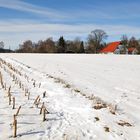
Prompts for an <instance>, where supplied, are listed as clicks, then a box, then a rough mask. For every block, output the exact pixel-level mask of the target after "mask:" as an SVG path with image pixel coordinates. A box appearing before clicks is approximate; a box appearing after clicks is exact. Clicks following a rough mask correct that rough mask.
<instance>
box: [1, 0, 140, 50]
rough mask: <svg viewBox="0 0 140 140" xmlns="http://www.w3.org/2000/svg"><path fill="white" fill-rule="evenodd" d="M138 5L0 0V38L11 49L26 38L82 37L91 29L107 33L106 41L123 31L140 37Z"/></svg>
mask: <svg viewBox="0 0 140 140" xmlns="http://www.w3.org/2000/svg"><path fill="white" fill-rule="evenodd" d="M139 6H140V1H139V0H133V1H132V0H123V1H122V0H117V1H114V0H0V41H1V40H3V41H4V42H5V46H6V47H7V48H8V47H9V46H10V47H11V48H13V49H15V48H16V47H18V45H19V44H20V43H22V42H23V41H24V40H27V39H31V40H33V41H35V42H37V41H38V40H40V39H43V40H44V39H46V38H48V37H53V38H54V40H57V39H58V38H59V36H61V35H64V37H65V38H66V39H74V38H76V37H79V38H81V39H84V40H86V38H87V36H88V34H89V33H90V32H91V31H92V30H95V29H103V30H104V31H106V32H107V34H108V35H109V38H108V40H107V42H109V41H116V40H119V39H120V37H121V36H122V35H123V34H127V35H128V36H129V37H131V36H136V37H137V38H140V14H139V13H140V8H139Z"/></svg>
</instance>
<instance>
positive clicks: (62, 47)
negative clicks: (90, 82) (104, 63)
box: [0, 29, 140, 54]
mask: <svg viewBox="0 0 140 140" xmlns="http://www.w3.org/2000/svg"><path fill="white" fill-rule="evenodd" d="M107 38H108V35H107V33H106V32H105V31H104V30H102V29H96V30H93V31H92V32H91V33H90V34H89V35H88V37H87V40H86V41H85V42H84V41H82V40H80V39H79V38H75V39H74V40H65V38H64V37H63V36H61V37H60V38H59V39H58V40H57V41H54V40H53V38H47V39H46V40H39V41H38V42H36V43H35V42H32V41H31V40H26V41H24V42H23V43H22V44H20V45H19V48H18V49H16V50H15V52H17V53H99V52H100V50H102V49H103V48H104V47H106V45H107V44H106V42H105V40H106V39H107ZM120 40H121V44H122V45H123V48H124V50H123V52H122V53H123V54H125V52H126V50H127V49H128V48H136V49H137V52H138V54H140V40H137V39H136V38H135V37H131V38H130V39H128V37H127V35H122V37H121V39H120ZM0 46H1V47H2V48H3V42H1V43H0Z"/></svg>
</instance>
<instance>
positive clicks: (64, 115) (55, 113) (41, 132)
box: [0, 59, 130, 140]
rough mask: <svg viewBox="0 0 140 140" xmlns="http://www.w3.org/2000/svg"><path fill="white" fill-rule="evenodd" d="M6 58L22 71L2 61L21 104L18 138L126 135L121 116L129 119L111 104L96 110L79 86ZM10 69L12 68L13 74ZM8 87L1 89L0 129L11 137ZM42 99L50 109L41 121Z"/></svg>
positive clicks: (5, 76) (86, 138)
mask: <svg viewBox="0 0 140 140" xmlns="http://www.w3.org/2000/svg"><path fill="white" fill-rule="evenodd" d="M5 61H6V62H7V64H8V63H9V64H11V65H12V66H13V68H16V69H17V70H18V72H20V74H21V75H19V74H18V73H16V72H13V71H12V70H11V69H9V67H8V66H7V65H6V64H2V62H1V68H0V69H1V73H2V75H3V80H4V81H5V82H6V85H7V87H9V86H11V94H12V96H15V98H16V109H17V107H18V106H20V105H21V106H22V107H21V111H20V113H19V116H18V117H17V120H18V135H17V137H18V139H27V138H28V139H35V140H41V139H49V140H59V139H60V140H61V139H62V140H64V139H65V140H66V139H67V140H92V139H97V140H98V139H104V140H105V139H114V140H116V139H118V140H121V139H125V136H126V135H127V133H128V132H127V129H130V128H126V129H124V128H123V127H121V126H118V124H117V122H119V120H124V119H126V118H125V116H124V115H123V114H120V115H113V114H111V113H110V112H109V110H108V108H102V109H100V110H95V109H94V108H93V101H92V99H91V100H89V99H90V98H88V97H86V96H83V95H84V94H83V93H81V92H80V91H78V90H76V89H72V88H70V87H68V88H66V87H67V85H65V83H63V82H62V81H61V79H56V78H54V77H51V76H50V75H47V74H44V73H40V72H38V71H36V70H33V69H32V68H30V67H29V66H26V65H24V64H22V63H19V62H17V61H15V60H11V59H6V60H5ZM4 69H5V70H4ZM8 72H11V76H10V75H9V73H8ZM13 73H14V75H15V76H16V77H17V78H18V80H19V81H21V83H22V84H23V89H22V88H19V84H15V80H14V79H13V77H12V74H13ZM34 83H35V87H34ZM40 83H41V86H40ZM62 83H63V84H62ZM39 86H40V87H39ZM64 87H65V88H64ZM25 89H28V90H29V92H30V94H31V95H30V99H29V100H28V99H27V96H25ZM6 91H7V89H6ZM6 91H5V90H4V89H2V88H1V90H0V98H1V102H0V107H1V108H0V130H1V131H2V135H0V138H1V139H5V140H6V139H9V138H10V139H12V131H13V130H12V119H13V114H14V113H15V112H16V110H12V109H11V106H9V105H8V99H7V97H6V94H5V93H6ZM44 91H46V93H47V96H46V98H43V97H42V95H43V92H44ZM38 95H39V96H40V104H39V107H38V108H37V107H36V106H35V105H34V104H33V103H34V100H35V99H36V97H37V96H38ZM43 102H44V103H45V106H46V108H47V110H48V112H49V114H47V117H46V119H47V120H46V121H45V122H42V115H39V111H40V107H41V105H42V103H43ZM106 117H108V119H106ZM97 118H99V121H98V120H97ZM107 120H108V121H107ZM110 121H111V124H112V125H110ZM118 127H120V128H119V129H118ZM105 128H109V132H105Z"/></svg>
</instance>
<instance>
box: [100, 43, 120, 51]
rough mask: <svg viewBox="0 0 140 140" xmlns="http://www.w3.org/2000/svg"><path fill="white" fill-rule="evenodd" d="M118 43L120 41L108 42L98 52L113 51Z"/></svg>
mask: <svg viewBox="0 0 140 140" xmlns="http://www.w3.org/2000/svg"><path fill="white" fill-rule="evenodd" d="M120 43H121V42H120V41H117V42H112V43H109V44H108V45H107V46H106V47H105V48H103V49H102V50H101V51H100V52H101V53H108V52H114V51H115V50H116V49H117V47H118V46H119V45H120Z"/></svg>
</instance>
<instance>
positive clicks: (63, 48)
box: [58, 36, 66, 53]
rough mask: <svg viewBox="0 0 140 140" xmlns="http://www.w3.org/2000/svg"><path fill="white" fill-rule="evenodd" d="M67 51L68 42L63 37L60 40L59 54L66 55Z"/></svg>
mask: <svg viewBox="0 0 140 140" xmlns="http://www.w3.org/2000/svg"><path fill="white" fill-rule="evenodd" d="M65 51H66V42H65V40H64V38H63V36H61V37H60V38H59V40H58V53H65Z"/></svg>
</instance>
